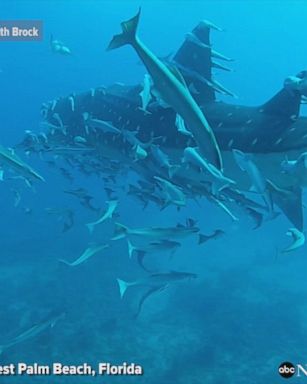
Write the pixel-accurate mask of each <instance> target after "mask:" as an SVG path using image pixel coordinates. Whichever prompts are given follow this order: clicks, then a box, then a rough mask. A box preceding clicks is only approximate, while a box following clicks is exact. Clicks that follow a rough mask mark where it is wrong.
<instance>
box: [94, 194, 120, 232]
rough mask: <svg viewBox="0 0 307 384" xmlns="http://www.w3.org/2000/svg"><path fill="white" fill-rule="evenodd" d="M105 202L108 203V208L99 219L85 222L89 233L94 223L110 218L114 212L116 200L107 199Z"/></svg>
mask: <svg viewBox="0 0 307 384" xmlns="http://www.w3.org/2000/svg"><path fill="white" fill-rule="evenodd" d="M107 204H108V208H107V210H106V211H105V212H104V214H103V215H102V216H101V217H100V219H98V220H97V221H94V222H93V223H88V224H86V226H87V228H88V230H89V231H90V233H92V232H93V230H94V227H95V226H96V225H98V224H101V223H103V222H104V221H106V220H107V219H112V217H113V213H114V211H115V209H116V208H117V205H118V201H117V200H110V201H107Z"/></svg>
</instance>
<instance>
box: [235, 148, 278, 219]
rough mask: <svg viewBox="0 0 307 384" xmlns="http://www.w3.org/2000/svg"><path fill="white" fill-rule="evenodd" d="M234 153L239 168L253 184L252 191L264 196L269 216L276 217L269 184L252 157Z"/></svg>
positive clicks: (239, 152) (240, 152)
mask: <svg viewBox="0 0 307 384" xmlns="http://www.w3.org/2000/svg"><path fill="white" fill-rule="evenodd" d="M232 152H233V155H234V159H235V161H236V163H237V164H238V166H239V168H241V170H242V171H245V172H246V173H247V174H248V176H249V178H250V181H251V183H252V190H253V191H255V192H257V193H259V194H260V195H261V196H262V198H263V200H264V202H265V204H266V207H267V209H268V211H269V216H270V217H275V215H276V213H275V212H274V208H273V201H272V196H271V193H270V192H269V190H268V187H267V182H266V180H265V178H264V177H263V175H262V174H261V172H260V171H259V169H258V167H257V165H256V164H255V163H254V161H253V159H252V156H251V155H250V154H245V153H243V152H242V151H239V150H237V149H233V150H232Z"/></svg>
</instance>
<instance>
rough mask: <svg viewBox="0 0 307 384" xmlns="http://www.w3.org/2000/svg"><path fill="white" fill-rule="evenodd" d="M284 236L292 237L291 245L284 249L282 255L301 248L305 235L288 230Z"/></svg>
mask: <svg viewBox="0 0 307 384" xmlns="http://www.w3.org/2000/svg"><path fill="white" fill-rule="evenodd" d="M286 234H287V235H288V236H291V237H292V239H293V243H292V244H291V245H289V247H287V248H285V249H284V250H283V251H282V253H287V252H291V251H295V250H296V249H298V248H300V247H302V246H303V245H304V244H305V235H304V233H303V232H300V231H299V230H298V229H296V228H289V229H288V231H287V233H286Z"/></svg>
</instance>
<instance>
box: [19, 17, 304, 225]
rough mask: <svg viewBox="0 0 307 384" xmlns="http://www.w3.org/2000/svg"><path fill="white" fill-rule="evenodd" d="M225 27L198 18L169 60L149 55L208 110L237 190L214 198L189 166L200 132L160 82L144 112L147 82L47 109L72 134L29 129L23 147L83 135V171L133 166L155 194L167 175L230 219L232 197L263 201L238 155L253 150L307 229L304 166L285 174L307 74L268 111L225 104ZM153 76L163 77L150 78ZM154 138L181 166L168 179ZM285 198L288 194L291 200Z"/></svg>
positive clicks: (39, 147)
mask: <svg viewBox="0 0 307 384" xmlns="http://www.w3.org/2000/svg"><path fill="white" fill-rule="evenodd" d="M138 18H139V14H138V15H137V19H138ZM131 20H133V19H131ZM125 26H126V24H125V23H122V28H123V30H124V31H125V28H126V27H125ZM220 30H221V28H217V27H216V26H215V24H213V23H210V22H208V21H206V22H200V23H198V24H197V25H196V27H195V28H194V29H193V30H192V31H191V32H190V33H189V34H187V35H186V37H185V40H184V41H183V43H182V45H181V46H180V47H179V49H178V51H177V52H176V53H175V54H174V55H173V56H172V57H169V56H168V57H167V58H166V59H159V60H158V59H156V57H155V56H154V54H153V53H152V52H150V57H151V59H152V60H153V61H154V62H155V63H158V64H157V65H158V66H159V68H163V73H164V75H165V76H166V77H167V78H168V79H169V78H171V85H172V86H173V84H175V86H174V89H175V90H176V92H178V93H179V91H178V89H179V88H180V89H183V88H182V87H184V89H185V90H189V94H190V96H191V97H192V98H193V100H194V101H195V103H196V104H197V106H195V104H194V101H191V100H190V99H189V102H191V105H193V108H194V106H195V110H197V111H198V110H200V111H201V113H202V114H203V116H204V118H205V121H206V122H207V123H208V124H207V123H206V127H207V129H208V132H211V130H212V132H213V134H214V138H215V140H216V142H217V146H218V147H217V148H218V151H220V152H221V155H222V161H223V175H225V177H227V178H228V179H229V180H234V181H235V187H229V188H223V190H222V191H221V194H219V196H218V198H216V196H214V195H213V194H212V193H211V192H210V191H211V188H210V185H208V180H206V178H204V176H203V173H202V171H201V170H200V169H199V168H198V167H197V166H196V165H195V164H194V165H193V164H192V165H190V166H189V167H187V166H186V165H185V164H182V159H183V153H184V150H185V148H189V147H193V148H194V147H197V146H199V145H200V141H201V138H202V136H201V135H200V133H199V132H200V129H199V127H197V129H192V130H191V132H190V133H191V134H189V135H187V134H184V132H182V130H181V132H180V130H178V128H177V125H178V111H179V110H178V108H177V106H175V108H174V105H175V103H174V100H172V97H168V98H167V100H163V87H161V84H160V87H158V88H160V89H159V91H160V92H156V91H157V90H155V84H154V83H155V82H154V81H153V86H152V89H151V97H150V101H149V102H148V104H147V105H146V111H144V110H142V100H141V98H140V93H142V91H143V89H144V84H143V76H142V78H140V83H139V84H136V85H125V84H122V83H116V84H112V85H109V86H106V87H97V88H94V89H91V90H89V91H87V92H83V93H79V94H73V95H68V96H67V97H60V98H58V99H57V100H52V101H51V102H48V103H44V104H43V106H42V109H41V112H42V116H43V119H44V120H45V121H46V122H47V123H48V124H49V125H50V126H59V122H60V128H61V127H63V126H65V132H64V131H63V130H61V129H53V130H49V132H47V134H46V133H39V134H37V135H34V134H33V133H31V134H28V135H27V136H26V137H25V138H24V140H23V142H22V143H21V144H20V146H21V147H22V148H23V149H25V150H26V152H27V153H30V152H36V153H40V154H41V153H44V151H46V146H47V147H48V149H50V148H53V147H56V146H58V145H61V146H62V147H65V145H67V146H68V147H70V148H72V147H73V143H74V142H73V138H74V137H78V136H81V137H86V142H85V143H84V144H83V147H82V148H83V149H84V152H82V153H80V151H77V152H76V154H75V156H72V155H71V157H70V159H69V161H70V163H71V164H74V163H75V164H76V165H77V166H78V168H79V170H80V171H84V173H90V172H92V173H96V174H97V173H102V174H108V175H110V174H111V175H112V177H115V176H114V175H116V174H117V173H119V172H118V170H119V169H120V170H121V171H122V170H123V169H126V170H131V169H132V170H134V171H135V172H136V173H137V174H139V175H141V176H142V178H143V179H146V180H147V182H149V183H151V186H152V191H153V190H154V188H155V179H154V177H160V178H163V179H165V180H169V181H171V183H173V184H174V185H176V186H177V187H179V188H183V192H184V193H185V195H186V197H188V198H189V197H191V198H194V197H195V196H205V197H206V198H207V199H208V200H209V201H211V202H213V203H216V204H217V205H218V206H219V207H220V208H222V209H224V211H225V212H226V213H228V214H229V216H231V217H233V218H234V217H235V215H234V214H232V212H231V210H230V209H229V208H228V205H227V204H228V203H231V202H233V201H235V202H236V203H237V204H238V205H239V206H241V207H242V208H244V209H245V212H251V209H253V210H254V209H255V204H257V203H256V202H255V201H254V199H250V198H249V196H247V195H246V193H245V192H247V193H248V191H249V188H250V187H251V181H250V178H249V177H248V175H247V174H246V172H242V170H241V169H240V168H239V167H238V164H237V163H236V161H235V160H234V157H233V151H234V150H235V151H241V152H242V153H244V154H252V155H253V162H254V163H255V166H256V167H257V169H259V172H260V173H261V177H262V178H263V180H266V181H267V183H268V184H267V186H268V192H269V191H272V195H274V196H275V201H274V203H275V204H276V205H277V206H278V207H279V208H280V210H281V211H282V212H283V213H284V214H285V215H286V216H287V217H288V219H289V220H290V221H291V223H293V224H294V226H295V227H296V228H297V229H298V230H300V231H301V230H302V229H303V215H302V188H303V187H304V186H306V185H307V172H304V171H305V169H304V167H302V172H301V174H300V175H299V177H298V175H297V173H293V172H284V171H283V168H282V167H283V166H282V164H284V163H283V162H284V161H285V159H287V161H291V160H296V159H298V158H299V156H300V154H302V153H304V152H306V148H307V117H304V116H301V104H302V103H303V101H304V99H305V97H306V96H307V71H301V72H299V73H298V74H296V75H295V76H289V77H287V78H286V79H285V80H284V83H283V86H282V88H281V89H279V90H278V92H276V94H275V95H273V96H272V98H271V99H269V100H267V101H265V102H264V103H262V104H261V105H258V106H244V105H240V104H238V103H237V102H228V101H227V102H226V101H224V98H223V101H222V100H220V99H219V95H223V96H229V97H233V96H234V93H233V92H232V91H231V90H229V89H228V88H227V87H226V86H224V85H223V84H221V83H220V82H218V81H217V80H216V79H215V76H214V72H215V71H218V70H221V71H228V72H229V70H230V68H229V67H228V66H227V67H226V66H224V64H223V62H227V64H228V65H230V64H231V63H232V59H231V58H230V57H229V56H228V55H224V54H222V53H220V52H218V51H217V50H213V49H212V44H211V32H212V31H217V32H216V33H219V31H220ZM120 36H122V35H120ZM116 39H117V40H116V41H115V42H116V44H115V45H113V46H112V45H111V47H112V48H114V47H117V46H119V45H120V44H123V43H124V42H125V41H119V40H118V39H122V37H117V38H116ZM113 43H114V40H113ZM119 43H120V44H119ZM149 67H150V66H149ZM149 69H150V68H149ZM175 73H176V75H175ZM172 74H174V75H172ZM149 75H150V73H149ZM159 75H160V73H159ZM232 75H233V74H232ZM119 76H120V74H119ZM153 76H157V74H155V73H153ZM161 76H162V75H161ZM179 78H180V80H179ZM153 80H155V79H153ZM159 80H160V79H159ZM156 83H157V79H156ZM179 83H180V84H179ZM168 96H169V94H168ZM171 96H173V95H171ZM190 96H189V97H190ZM161 98H162V100H161ZM148 99H149V97H148ZM165 101H166V102H165ZM172 103H173V104H174V105H173V106H172ZM185 103H186V101H185ZM179 112H180V111H179ZM191 113H192V112H191ZM197 113H199V112H197ZM184 117H185V116H183V118H184ZM188 118H189V116H188ZM90 121H99V124H94V125H92V124H89V123H88V122H90ZM100 127H112V128H113V129H112V130H110V129H108V130H106V129H100ZM187 128H189V127H187ZM128 131H130V132H131V133H133V135H134V136H135V137H136V138H137V140H138V141H139V142H140V143H146V156H139V157H138V156H136V153H135V146H134V147H132V146H131V145H130V144H129V141H127V139H126V136H127V134H125V135H124V132H126V133H127V132H128ZM188 132H189V131H188ZM193 134H196V135H197V137H194V136H193ZM212 137H213V136H212ZM46 138H47V143H46ZM215 140H214V141H211V143H212V142H213V143H214V142H215ZM207 141H208V140H207ZM153 142H154V143H155V145H158V146H159V148H160V149H161V150H162V151H163V154H164V156H165V157H166V158H167V159H169V160H170V163H171V164H172V166H173V170H174V172H172V175H170V174H169V169H168V168H169V167H161V164H160V163H161V162H157V161H155V158H154V156H152V152H153V151H151V150H148V149H150V148H148V147H150V144H152V143H153ZM65 143H66V144H65ZM98 146H99V148H98ZM87 147H88V148H91V151H89V152H87V151H86V148H87ZM79 148H80V147H79ZM93 148H96V152H95V150H94V152H93V151H92V149H93ZM78 152H79V153H78ZM204 152H205V151H204ZM93 159H95V160H93ZM106 160H108V163H107V164H106ZM305 173H306V174H305ZM156 180H157V179H156ZM272 185H273V186H275V187H274V188H273V187H272ZM293 186H295V188H293ZM152 196H154V193H152ZM288 196H291V199H290V197H289V199H290V201H289V199H288ZM258 197H259V196H258ZM273 200H274V199H273ZM288 204H289V205H288ZM256 209H257V210H258V211H259V210H262V211H266V207H261V205H259V204H258V207H257V208H256ZM290 211H291V212H290Z"/></svg>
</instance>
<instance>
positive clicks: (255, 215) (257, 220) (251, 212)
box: [245, 207, 263, 229]
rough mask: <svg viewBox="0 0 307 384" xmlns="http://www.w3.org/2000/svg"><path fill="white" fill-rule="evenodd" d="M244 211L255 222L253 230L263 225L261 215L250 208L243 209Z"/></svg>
mask: <svg viewBox="0 0 307 384" xmlns="http://www.w3.org/2000/svg"><path fill="white" fill-rule="evenodd" d="M245 210H246V212H247V213H248V214H249V215H250V216H251V218H252V219H253V220H254V222H255V226H254V228H253V229H258V228H259V227H261V224H262V223H263V214H262V213H260V212H258V211H256V210H255V209H253V208H250V207H245Z"/></svg>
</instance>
